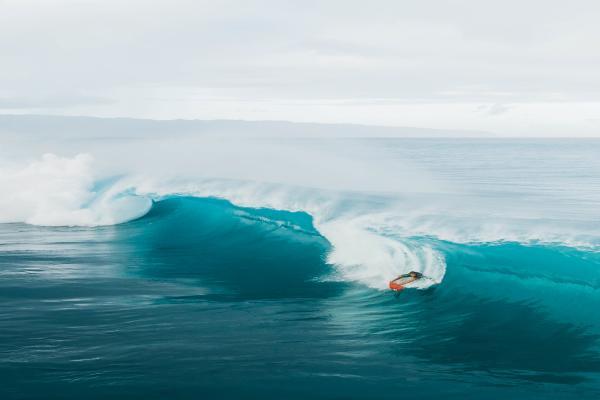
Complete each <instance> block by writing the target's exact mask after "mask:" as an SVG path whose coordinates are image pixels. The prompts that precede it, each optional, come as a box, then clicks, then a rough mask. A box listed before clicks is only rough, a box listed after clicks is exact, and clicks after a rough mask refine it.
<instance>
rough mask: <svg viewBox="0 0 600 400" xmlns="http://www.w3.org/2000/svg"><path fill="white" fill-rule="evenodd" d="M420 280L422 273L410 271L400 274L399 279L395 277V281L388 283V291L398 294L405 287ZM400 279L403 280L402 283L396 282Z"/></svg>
mask: <svg viewBox="0 0 600 400" xmlns="http://www.w3.org/2000/svg"><path fill="white" fill-rule="evenodd" d="M407 278H408V279H407ZM421 278H423V274H422V273H420V272H417V271H410V272H409V273H408V274H402V275H400V276H399V277H397V278H396V279H392V280H391V281H390V289H392V290H395V291H397V292H399V291H401V290H402V289H404V286H405V285H407V284H409V283H412V282H414V281H416V280H418V279H421ZM401 279H405V280H403V281H402V283H398V281H399V280H401Z"/></svg>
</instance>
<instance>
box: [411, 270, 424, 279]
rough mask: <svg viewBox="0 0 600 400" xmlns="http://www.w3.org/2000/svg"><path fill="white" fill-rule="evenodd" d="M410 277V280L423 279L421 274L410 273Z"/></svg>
mask: <svg viewBox="0 0 600 400" xmlns="http://www.w3.org/2000/svg"><path fill="white" fill-rule="evenodd" d="M410 276H411V278H415V279H420V278H422V277H423V274H421V273H420V272H415V271H411V272H410Z"/></svg>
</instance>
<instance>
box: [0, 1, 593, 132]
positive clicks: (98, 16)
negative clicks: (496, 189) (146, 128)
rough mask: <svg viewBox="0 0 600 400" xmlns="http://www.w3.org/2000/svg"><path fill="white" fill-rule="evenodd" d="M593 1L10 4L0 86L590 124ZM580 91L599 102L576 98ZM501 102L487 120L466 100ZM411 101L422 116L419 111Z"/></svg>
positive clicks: (11, 92)
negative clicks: (518, 109) (516, 108)
mask: <svg viewBox="0 0 600 400" xmlns="http://www.w3.org/2000/svg"><path fill="white" fill-rule="evenodd" d="M599 11H600V6H599V5H598V3H597V2H594V1H572V2H569V3H566V2H563V1H560V2H558V1H539V0H533V1H528V2H525V3H524V2H520V1H515V0H510V1H505V2H501V3H498V2H494V1H475V0H472V1H464V0H463V1H458V0H454V1H444V2H440V1H402V2H397V1H392V0H389V1H381V0H380V1H373V2H370V3H369V4H368V6H366V5H365V3H364V2H358V1H327V2H321V1H303V2H281V1H241V0H240V1H233V0H228V1H219V2H214V1H192V0H175V1H157V2H147V1H141V0H134V1H128V2H117V1H114V0H106V1H92V0H88V1H75V0H70V1H67V0H53V1H41V0H39V1H34V0H25V1H23V0H19V1H15V0H11V1H4V2H0V54H1V56H0V57H2V58H1V60H0V61H1V64H2V68H1V70H0V87H1V88H2V93H0V95H1V96H0V97H2V99H3V101H4V103H5V104H15V103H23V104H24V106H23V107H22V108H21V110H20V111H22V112H28V110H30V109H31V107H28V106H27V104H25V103H27V102H24V101H17V100H19V99H21V100H22V99H52V98H60V99H77V98H80V99H81V102H76V101H75V102H73V104H71V103H72V102H65V101H59V102H58V103H61V105H62V104H64V103H69V104H64V106H61V109H60V110H56V109H53V108H52V107H47V110H46V111H47V112H50V113H51V112H54V113H56V112H61V113H66V114H69V113H86V114H90V115H115V116H117V115H118V116H136V117H160V118H181V117H185V118H223V117H227V118H249V119H295V120H302V121H329V120H333V121H334V122H363V121H364V120H369V121H371V120H375V121H374V122H376V123H377V122H379V124H387V123H393V124H395V125H410V124H415V123H416V124H418V125H419V126H433V125H432V124H430V123H429V121H430V120H431V121H435V124H438V123H439V124H442V125H444V124H446V126H445V127H448V128H452V129H461V128H472V127H475V128H476V129H486V130H495V131H499V130H504V129H507V127H508V125H510V126H511V128H510V129H514V132H515V134H516V133H517V132H521V133H525V134H528V133H532V132H533V131H532V130H531V126H532V124H544V123H546V121H547V120H548V119H550V120H551V119H552V118H553V117H552V115H550V114H549V113H550V112H555V111H556V110H557V108H558V109H561V110H562V111H561V113H562V114H563V115H564V118H565V121H564V124H561V126H569V127H570V129H571V130H577V129H592V128H590V124H586V123H585V122H584V121H585V119H586V118H593V117H595V116H597V115H598V113H597V110H598V109H599V108H600V76H599V75H598V74H597V70H598V69H599V68H600V50H598V46H596V43H598V42H599V41H600V26H599V25H598V24H597V21H596V16H597V15H598V12H599ZM81 93H85V94H86V96H81ZM84 97H87V98H88V101H85V98H84ZM90 98H100V99H102V98H103V99H106V98H109V99H114V100H115V102H112V103H111V102H90V101H89V99H90ZM215 99H216V100H215ZM219 99H220V100H219ZM223 99H225V101H223ZM332 101H333V102H337V103H338V105H339V106H334V105H332V104H331V102H332ZM48 102H49V103H52V101H50V100H48ZM324 102H325V103H327V105H326V107H325V108H326V109H327V112H325V111H323V110H321V109H320V108H319V107H320V106H319V105H320V104H322V103H324ZM54 103H56V102H54ZM213 103H217V104H213ZM390 103H393V104H390ZM555 103H556V104H558V106H555V105H551V104H555ZM582 103H585V104H588V105H590V106H586V110H588V108H589V107H595V111H594V112H593V114H594V115H591V116H590V115H588V113H589V110H588V111H585V112H583V111H581V110H578V109H577V107H576V106H575V105H576V104H582ZM349 104H350V105H351V108H352V112H351V113H348V112H347V111H348V109H349V108H348V105H349ZM494 104H498V105H499V106H492V107H491V108H490V109H489V110H488V114H494V115H495V118H492V119H490V118H489V115H488V118H487V119H485V118H481V121H480V119H479V117H480V116H481V117H483V116H482V115H479V114H481V113H479V112H473V111H472V110H473V106H475V108H477V107H479V106H482V105H484V106H488V107H489V105H494ZM506 104H511V105H514V104H528V105H531V107H534V108H536V110H544V111H539V112H537V113H536V114H535V115H533V114H531V115H528V116H525V117H524V118H523V119H518V118H519V117H518V115H520V114H519V113H513V111H512V109H511V112H508V113H507V112H504V113H499V112H498V111H501V106H500V105H506ZM593 104H596V105H593ZM415 106H418V108H420V109H424V110H425V109H426V110H427V111H423V112H422V113H417V114H418V115H427V116H428V117H427V118H419V119H416V118H415V117H414V116H413V115H411V109H412V108H414V107H415ZM0 107H1V105H0ZM494 107H495V108H494ZM561 107H562V108H561ZM5 108H6V107H5ZM13 108H14V107H13ZM457 109H461V110H463V109H464V110H469V111H464V112H463V111H461V112H459V113H458V115H455V114H453V113H454V112H456V111H457ZM35 111H36V112H40V108H39V107H36V109H35ZM41 111H44V109H43V108H42V109H41ZM502 111H504V110H502ZM367 113H368V114H369V115H365V114H367ZM513 114H514V115H513ZM478 115H479V116H478ZM500 116H502V117H504V118H508V117H509V116H510V118H511V123H510V124H502V123H501V121H500V120H499V117H500ZM532 118H535V119H532ZM537 118H539V119H537ZM491 121H492V122H491ZM494 124H500V125H498V126H497V127H498V128H499V129H495V127H496V125H494ZM599 133H600V132H599Z"/></svg>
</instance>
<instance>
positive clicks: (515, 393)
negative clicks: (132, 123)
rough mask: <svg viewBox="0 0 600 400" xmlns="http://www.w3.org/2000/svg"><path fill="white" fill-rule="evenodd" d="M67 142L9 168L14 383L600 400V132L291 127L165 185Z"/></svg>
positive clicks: (3, 291)
mask: <svg viewBox="0 0 600 400" xmlns="http://www.w3.org/2000/svg"><path fill="white" fill-rule="evenodd" d="M129 145H130V144H127V145H126V146H125V148H126V149H127V148H128V147H127V146H129ZM74 146H75V147H71V148H69V150H68V151H66V152H65V153H64V154H60V151H59V150H57V149H53V148H50V150H51V151H52V152H53V153H54V154H56V155H55V156H44V157H45V158H43V159H40V158H39V157H40V155H36V157H37V158H35V159H36V160H38V161H31V160H27V163H29V164H25V163H24V164H23V165H22V167H20V168H21V169H18V168H12V169H4V172H3V173H4V179H5V180H4V182H5V183H6V182H9V183H8V184H6V185H7V186H6V187H11V188H12V190H16V189H15V188H16V187H20V186H19V185H21V184H22V185H29V186H28V187H27V190H26V191H25V190H24V191H23V193H21V194H19V196H16V197H14V198H12V200H11V202H12V203H20V204H18V205H19V207H16V206H15V209H14V210H12V211H10V213H9V212H8V211H5V214H0V215H4V217H3V220H2V221H3V223H0V398H2V399H55V398H56V399H79V398H88V399H90V398H94V399H95V398H98V399H106V398H139V399H177V398H181V399H192V398H193V399H217V398H223V399H271V398H273V399H306V398H312V399H380V398H381V399H386V398H395V399H398V398H402V399H439V398H445V399H503V400H504V399H597V398H600V211H599V210H600V207H599V206H600V141H598V140H562V139H553V140H550V139H540V140H529V139H527V140H525V139H327V140H325V139H323V140H320V139H306V140H299V139H298V140H291V139H290V140H288V141H287V142H286V144H285V146H284V147H280V144H279V143H276V145H273V146H276V147H269V154H270V153H271V152H273V151H274V150H273V149H275V148H276V149H278V150H277V152H276V153H277V154H278V156H277V157H275V158H272V159H268V160H267V161H268V162H266V165H267V167H265V169H264V171H265V172H264V176H265V179H262V178H263V177H261V176H258V175H257V174H259V173H260V171H258V172H257V171H254V170H253V171H251V172H252V174H253V176H252V179H249V178H248V176H243V174H241V173H239V172H238V171H237V170H236V171H235V173H234V172H231V170H229V169H226V168H221V169H220V170H219V171H218V172H215V173H214V174H213V173H212V171H208V172H207V171H206V170H204V171H203V173H202V174H200V173H198V171H194V174H191V173H190V174H185V176H182V175H181V174H179V175H178V176H176V177H175V178H173V177H171V176H166V175H161V177H160V182H158V181H157V178H156V176H158V175H159V174H158V172H156V173H153V176H152V177H151V179H148V177H147V176H143V177H141V174H140V173H139V171H132V170H131V168H128V167H127V166H128V164H127V162H124V161H123V162H120V163H116V162H113V161H110V162H109V161H107V160H108V159H107V158H106V152H103V150H102V146H106V148H111V147H113V146H114V143H112V142H111V143H109V144H106V143H104V142H102V143H100V144H99V145H98V147H96V148H93V147H91V146H89V145H88V143H77V144H75V145H74ZM222 146H224V145H223V144H219V148H221V147H222ZM268 146H271V144H268V145H267V144H264V145H261V149H263V150H264V148H265V147H268ZM188 147H189V146H188ZM300 147H301V148H304V149H308V150H306V151H305V152H304V153H302V154H311V155H314V154H315V153H316V152H319V154H321V155H319V156H314V158H311V157H312V156H310V157H308V159H306V161H305V162H303V163H301V164H299V165H300V167H298V166H297V165H295V166H294V167H293V168H292V167H290V166H289V165H284V166H281V167H279V165H278V164H274V163H277V162H280V159H281V158H287V157H288V156H289V158H290V159H302V157H301V156H300V155H299V153H298V152H297V150H294V152H290V153H285V152H286V150H280V149H288V148H292V149H298V148H300ZM244 150H246V149H244ZM248 151H251V149H248ZM81 152H86V153H92V154H93V155H94V159H95V161H94V162H95V163H96V164H94V165H96V166H95V167H90V168H92V171H96V170H93V168H97V172H94V173H93V174H92V175H90V176H91V177H88V175H87V172H88V169H87V168H88V167H87V164H86V163H87V161H85V160H84V159H83V158H82V159H79V158H77V157H78V156H76V154H79V153H81ZM140 152H141V151H140ZM357 152H359V153H361V154H362V155H363V156H362V158H361V157H359V159H357V158H356V157H355V154H356V153H357ZM123 153H125V152H123ZM236 154H237V153H236ZM260 154H263V153H260ZM282 154H283V155H282ZM286 154H289V155H286ZM328 154H331V155H332V157H336V158H332V160H334V161H332V163H334V164H335V166H331V165H328V166H327V167H323V168H321V165H320V164H318V163H320V162H322V160H323V159H325V158H326V157H327V155H328ZM115 157H121V159H125V158H127V157H123V156H122V154H119V155H115ZM182 157H185V155H184V156H182ZM260 158H264V157H262V155H261V156H260ZM338 158H339V162H338ZM40 160H41V161H40ZM344 160H351V161H349V162H346V161H344ZM13 161H14V160H11V162H13ZM163 161H164V164H162V165H161V166H160V169H163V170H166V171H169V170H170V169H171V167H170V165H171V164H170V163H171V162H173V165H175V161H174V160H163ZM213 161H214V160H212V161H211V162H213ZM226 161H227V162H233V161H232V160H231V159H228V160H226ZM236 162H239V163H242V164H243V157H242V158H241V159H237V161H236ZM214 163H224V161H223V160H217V161H214ZM314 163H317V165H314ZM153 164H154V165H155V166H156V162H153ZM304 165H309V166H310V165H312V166H313V167H314V168H313V167H307V168H304V167H303V166H304ZM80 167H81V169H80V170H77V171H79V172H73V171H75V169H76V168H80ZM371 167H372V168H374V169H373V170H372V171H371V170H369V168H371ZM245 168H246V167H245V166H243V165H242V167H241V168H240V169H241V170H244V169H245ZM173 169H177V168H176V167H173ZM7 171H8V172H7ZM273 171H277V172H278V173H277V174H275V172H273ZM299 171H300V172H299ZM303 171H304V172H303ZM343 171H348V175H351V176H349V177H347V176H345V174H344V173H343ZM362 171H367V172H368V173H367V172H365V174H366V175H365V176H364V177H362V178H361V176H360V175H361V174H362V173H363V172H362ZM369 171H370V172H369ZM9 173H10V174H13V175H12V176H13V178H12V179H13V180H12V181H10V180H9V178H10V177H8V178H7V176H8V174H9ZM328 174H329V175H331V176H333V177H334V178H335V177H336V176H339V179H327V175H328ZM39 176H41V177H42V178H39ZM57 176H58V178H57ZM287 177H289V180H290V182H284V183H282V181H283V180H284V179H286V178H287ZM353 177H357V178H356V180H353V179H352V178H353ZM313 179H314V181H315V182H316V184H315V186H311V185H310V182H311V180H313ZM11 182H12V183H11ZM15 182H16V183H15ZM32 182H37V183H36V184H35V185H33V183H32ZM49 182H51V183H52V185H50V183H49ZM81 182H83V183H81ZM348 182H349V183H348ZM356 182H358V183H356ZM0 183H2V180H1V179H0ZM11 185H12V186H11ZM45 185H50V186H48V187H46V186H45ZM82 191H84V192H85V193H84V195H81V192H82ZM80 195H81V197H82V198H84V200H82V201H75V200H73V198H74V196H80ZM1 196H5V198H9V196H8V194H6V193H4V194H1ZM34 196H39V197H41V198H42V200H44V199H45V200H44V201H43V202H41V201H40V202H38V201H37V200H35V201H34V200H31V199H32V197H34ZM12 203H11V204H9V206H11V207H12ZM3 204H4V205H6V204H7V203H3ZM33 208H35V212H29V210H30V209H33ZM11 215H14V217H11ZM107 215H110V218H108V217H107ZM410 270H417V271H421V272H423V273H424V274H425V275H426V276H427V277H428V279H427V280H426V281H425V282H421V283H419V284H418V285H416V286H415V287H411V288H407V289H406V290H404V291H403V292H401V294H400V295H399V296H395V295H394V294H393V293H392V292H390V291H389V290H386V285H387V282H388V280H389V279H392V278H393V277H395V275H397V274H400V273H404V272H408V271H410Z"/></svg>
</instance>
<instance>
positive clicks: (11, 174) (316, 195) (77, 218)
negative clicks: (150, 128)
mask: <svg viewBox="0 0 600 400" xmlns="http://www.w3.org/2000/svg"><path fill="white" fill-rule="evenodd" d="M123 172H124V174H122V175H121V176H117V177H113V178H104V179H100V178H99V177H97V176H96V174H95V173H94V168H93V158H92V157H91V156H90V155H88V154H78V155H76V156H74V157H71V158H69V157H58V156H55V155H52V154H46V155H44V156H43V157H42V158H41V159H40V160H34V161H31V162H30V163H29V164H26V165H25V166H21V168H17V167H14V166H12V167H4V168H2V169H0V188H2V191H3V193H7V195H6V196H3V197H2V199H1V200H0V222H25V223H28V224H34V225H50V226H99V225H113V224H119V223H124V222H127V221H131V220H134V219H137V218H140V217H142V216H144V215H147V214H148V213H150V212H152V211H151V210H153V209H155V208H153V207H152V205H153V204H156V203H155V202H161V201H164V200H168V199H171V198H174V197H197V198H219V199H225V200H228V201H230V202H231V203H232V204H235V205H237V206H240V207H245V208H246V210H248V209H254V210H262V211H261V212H262V214H260V215H258V214H256V215H255V214H253V215H254V217H255V218H262V219H263V220H264V222H265V223H268V224H273V223H275V222H274V221H275V220H274V219H272V218H269V212H270V213H276V212H278V210H284V211H289V212H298V213H301V214H302V215H306V216H308V218H310V224H308V225H307V224H306V222H305V223H303V224H300V225H297V226H295V225H293V223H292V222H290V221H282V220H278V221H279V222H277V223H279V224H283V225H281V226H285V227H287V228H294V229H298V230H299V231H302V230H307V232H310V231H311V230H312V229H314V231H315V232H317V233H318V234H319V235H322V236H323V237H324V238H325V239H326V240H327V241H328V242H329V243H330V244H331V248H330V249H329V250H328V252H327V254H326V258H327V262H328V263H329V264H330V265H332V266H334V268H335V274H334V275H332V276H330V277H329V279H332V280H335V279H339V280H344V281H354V282H360V283H361V284H364V285H366V286H368V287H371V288H375V289H384V288H386V286H387V282H388V281H389V280H390V279H392V278H394V277H395V276H397V275H399V274H402V273H406V272H409V271H419V272H421V273H423V274H424V275H425V276H427V277H428V278H429V279H427V280H423V281H420V282H418V283H416V284H414V287H415V288H419V289H425V288H428V287H430V286H432V285H435V284H439V283H441V282H442V280H443V279H444V276H445V274H446V257H447V256H446V254H445V253H444V251H443V250H441V249H442V248H443V244H440V243H442V242H444V241H445V242H451V243H467V244H468V243H471V244H472V243H503V242H517V243H523V244H530V245H531V244H544V243H546V244H555V245H556V244H559V245H565V246H571V247H580V248H588V249H591V250H593V251H596V249H597V248H598V242H597V240H598V237H600V235H598V234H597V232H596V229H597V227H596V226H595V225H594V224H591V223H590V224H588V225H586V224H582V223H577V222H572V223H565V222H564V221H561V220H557V221H554V220H552V219H549V218H538V219H532V218H529V219H524V218H514V217H512V218H511V217H506V218H500V217H498V216H494V215H489V214H485V213H482V212H481V211H480V212H479V213H473V212H469V213H466V212H465V208H464V207H463V208H461V209H459V212H456V204H458V203H459V202H460V201H461V197H460V196H457V195H450V194H447V195H445V196H444V198H443V201H439V200H437V197H438V196H435V195H433V196H432V195H431V194H422V193H413V194H412V195H411V196H408V195H407V193H408V192H410V190H409V189H408V188H407V191H408V192H407V193H403V194H402V195H400V196H399V195H396V194H389V193H377V192H371V193H364V192H363V193H359V192H353V191H347V190H345V191H344V190H327V189H322V188H320V189H318V188H309V187H302V186H298V185H289V184H282V183H265V182H256V181H249V180H247V179H245V180H240V179H214V178H212V179H207V178H198V177H194V178H190V177H186V178H173V177H172V176H159V177H155V176H152V177H149V176H148V175H144V174H135V173H126V171H123ZM463 200H464V199H463ZM453 208H454V210H453ZM309 225H310V226H309Z"/></svg>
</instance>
